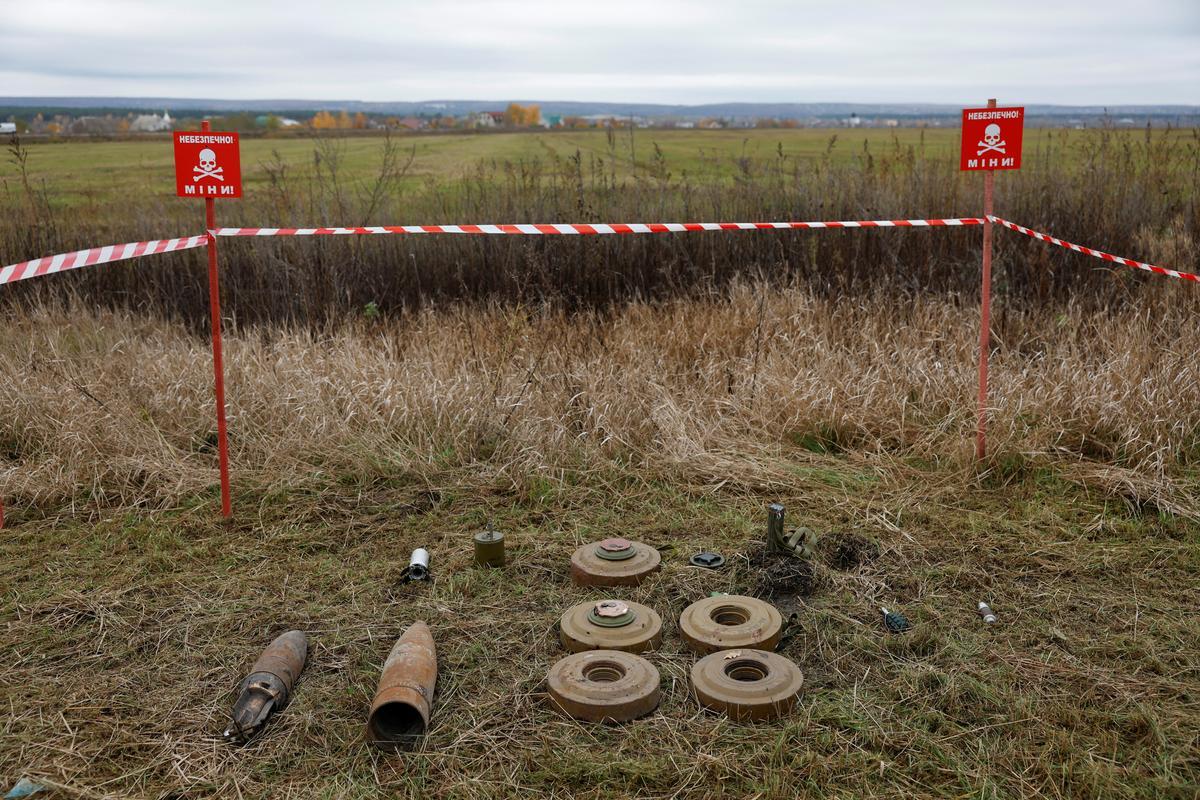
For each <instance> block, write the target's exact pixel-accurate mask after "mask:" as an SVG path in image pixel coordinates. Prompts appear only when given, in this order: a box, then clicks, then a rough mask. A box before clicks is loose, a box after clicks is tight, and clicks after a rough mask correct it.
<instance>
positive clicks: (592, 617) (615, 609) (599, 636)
mask: <svg viewBox="0 0 1200 800" xmlns="http://www.w3.org/2000/svg"><path fill="white" fill-rule="evenodd" d="M558 636H559V640H560V641H561V642H562V646H563V648H564V649H565V650H569V651H571V652H572V653H578V652H582V651H584V650H623V651H625V652H627V653H640V652H642V651H643V650H652V649H654V648H656V647H658V646H659V645H660V644H662V617H660V616H659V615H658V613H657V612H655V610H654V609H652V608H650V607H649V606H644V605H642V604H641V603H632V602H624V601H621V600H601V601H600V602H598V603H597V602H595V601H588V602H586V603H580V604H579V605H577V606H572V607H571V608H569V609H567V612H566V613H565V614H563V615H562V620H561V621H560V623H559V633H558Z"/></svg>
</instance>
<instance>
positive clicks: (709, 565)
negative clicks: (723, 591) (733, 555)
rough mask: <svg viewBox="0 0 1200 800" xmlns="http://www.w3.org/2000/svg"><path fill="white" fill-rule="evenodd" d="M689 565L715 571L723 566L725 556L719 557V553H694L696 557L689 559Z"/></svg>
mask: <svg viewBox="0 0 1200 800" xmlns="http://www.w3.org/2000/svg"><path fill="white" fill-rule="evenodd" d="M689 563H690V564H691V565H692V566H693V567H704V568H705V569H717V568H718V567H723V566H725V556H723V555H721V554H720V553H710V552H708V551H705V552H703V553H696V555H694V556H692V557H691V559H689Z"/></svg>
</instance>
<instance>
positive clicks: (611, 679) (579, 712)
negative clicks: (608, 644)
mask: <svg viewBox="0 0 1200 800" xmlns="http://www.w3.org/2000/svg"><path fill="white" fill-rule="evenodd" d="M546 683H547V685H548V687H549V692H550V702H551V704H552V705H553V706H554V707H555V708H557V709H558V710H559V711H562V712H563V713H564V714H566V715H567V716H570V717H574V718H575V719H582V720H587V721H588V722H628V721H629V720H631V719H637V718H638V717H641V716H645V715H646V714H649V713H650V712H651V711H653V710H654V709H655V708H657V707H658V698H659V692H658V670H657V669H655V668H654V665H653V664H651V663H650V662H649V661H647V660H646V659H644V658H642V657H641V656H635V655H633V654H632V653H623V652H621V651H619V650H589V651H587V652H584V653H575V654H573V655H569V656H567V657H566V658H564V659H562V660H561V661H559V662H558V663H556V664H555V665H554V666H552V667H550V674H549V675H547V676H546Z"/></svg>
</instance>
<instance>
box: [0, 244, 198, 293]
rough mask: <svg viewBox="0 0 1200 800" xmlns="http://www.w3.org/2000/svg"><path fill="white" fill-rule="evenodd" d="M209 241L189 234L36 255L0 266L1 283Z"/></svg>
mask: <svg viewBox="0 0 1200 800" xmlns="http://www.w3.org/2000/svg"><path fill="white" fill-rule="evenodd" d="M206 244H208V234H207V233H202V234H200V235H199V236H187V237H184V238H182V239H161V240H158V239H156V240H155V241H152V242H129V243H128V244H110V245H108V246H107V247H92V248H89V249H87V250H76V251H75V252H74V253H59V254H58V255H56V256H46V257H44V258H35V259H33V260H32V261H22V262H21V263H20V264H9V265H8V266H7V267H0V284H5V283H15V282H17V281H23V280H25V279H26V278H36V277H38V276H40V275H52V274H54V273H56V272H65V271H67V270H69V269H79V268H80V267H91V266H94V265H96V264H107V263H109V262H111V261H124V260H126V259H129V258H140V257H141V256H150V255H154V254H155V253H170V252H173V251H175V250H189V249H191V248H193V247H204V246H205V245H206Z"/></svg>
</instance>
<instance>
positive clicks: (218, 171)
mask: <svg viewBox="0 0 1200 800" xmlns="http://www.w3.org/2000/svg"><path fill="white" fill-rule="evenodd" d="M192 172H193V173H195V174H193V175H192V182H193V183H195V182H196V181H199V180H202V179H204V178H216V179H217V180H219V181H221V182H224V181H225V178H224V177H223V175H222V174H223V173H224V172H225V170H224V168H222V167H218V166H217V154H216V153H214V152H213V151H212V150H210V149H209V148H207V147H206V148H204V149H203V150H201V151H200V166H198V167H192Z"/></svg>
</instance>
